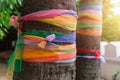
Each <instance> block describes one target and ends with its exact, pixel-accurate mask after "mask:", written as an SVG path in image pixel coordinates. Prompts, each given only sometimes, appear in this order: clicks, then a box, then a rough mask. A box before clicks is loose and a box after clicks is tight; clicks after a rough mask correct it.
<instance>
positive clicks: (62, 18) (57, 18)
mask: <svg viewBox="0 0 120 80" xmlns="http://www.w3.org/2000/svg"><path fill="white" fill-rule="evenodd" d="M76 18H77V14H76V12H74V11H72V10H47V11H42V12H35V13H31V14H28V15H26V16H23V17H21V18H20V21H40V22H44V23H47V24H51V25H55V26H58V27H61V28H63V29H66V30H70V31H74V30H76V23H77V21H76Z"/></svg>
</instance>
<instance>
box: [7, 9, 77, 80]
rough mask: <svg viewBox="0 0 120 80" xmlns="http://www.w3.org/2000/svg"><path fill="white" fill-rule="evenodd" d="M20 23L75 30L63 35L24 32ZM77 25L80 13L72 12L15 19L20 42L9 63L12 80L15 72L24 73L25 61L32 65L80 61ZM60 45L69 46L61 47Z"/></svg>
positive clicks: (32, 31) (9, 75) (46, 12)
mask: <svg viewBox="0 0 120 80" xmlns="http://www.w3.org/2000/svg"><path fill="white" fill-rule="evenodd" d="M17 21H20V22H24V21H40V22H44V23H47V24H51V25H55V26H56V27H61V28H63V29H66V30H69V31H72V33H70V34H63V33H60V32H52V31H41V30H40V31H35V30H29V31H27V32H22V27H24V26H21V25H22V24H19V23H18V22H17ZM76 23H77V14H76V12H74V11H72V10H61V9H58V10H55V9H54V10H46V11H39V12H35V13H31V14H28V15H25V16H23V17H20V18H16V17H14V16H12V18H11V21H10V25H11V26H18V28H19V30H18V34H19V35H18V39H17V43H16V47H15V51H14V52H13V54H12V56H11V57H10V59H9V61H8V77H9V80H11V79H12V75H13V72H14V71H15V72H21V70H22V69H21V68H22V60H24V61H28V62H54V63H66V62H67V63H69V62H74V61H75V59H76V44H75V41H76V31H75V30H76ZM57 43H68V44H64V45H58V44H57Z"/></svg>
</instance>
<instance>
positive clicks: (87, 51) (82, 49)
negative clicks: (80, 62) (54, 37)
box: [77, 48, 100, 58]
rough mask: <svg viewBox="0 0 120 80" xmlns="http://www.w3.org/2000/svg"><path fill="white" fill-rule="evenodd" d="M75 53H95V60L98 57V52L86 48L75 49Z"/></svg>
mask: <svg viewBox="0 0 120 80" xmlns="http://www.w3.org/2000/svg"><path fill="white" fill-rule="evenodd" d="M77 52H84V53H89V52H91V53H95V56H96V58H98V57H99V56H100V50H92V49H87V48H77Z"/></svg>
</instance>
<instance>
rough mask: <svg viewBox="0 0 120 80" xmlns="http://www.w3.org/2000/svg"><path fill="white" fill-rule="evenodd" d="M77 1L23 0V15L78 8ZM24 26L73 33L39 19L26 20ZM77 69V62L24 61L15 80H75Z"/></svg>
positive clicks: (25, 28)
mask: <svg viewBox="0 0 120 80" xmlns="http://www.w3.org/2000/svg"><path fill="white" fill-rule="evenodd" d="M75 3H76V0H68V1H66V0H30V1H28V0H23V8H22V16H24V15H27V14H29V13H33V12H36V11H39V10H50V9H68V10H76V9H75V6H76V4H75ZM23 26H24V27H23V31H28V30H33V29H34V30H50V31H57V32H61V33H71V31H67V30H64V29H61V28H58V27H54V26H53V25H48V24H45V23H41V22H37V21H27V22H24V24H23ZM41 26H42V27H41ZM51 27H52V28H51ZM60 44H63V43H60ZM75 69H76V67H75V62H72V63H61V64H60V63H46V62H42V63H41V62H37V63H33V62H26V61H23V65H22V72H20V73H16V72H14V77H13V80H75Z"/></svg>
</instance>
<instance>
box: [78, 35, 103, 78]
mask: <svg viewBox="0 0 120 80" xmlns="http://www.w3.org/2000/svg"><path fill="white" fill-rule="evenodd" d="M100 40H101V39H100V36H85V35H78V34H77V47H84V48H87V49H99V42H100ZM77 54H78V55H84V56H87V55H89V56H90V55H94V54H93V53H77ZM76 67H77V69H76V80H100V60H99V59H86V58H77V60H76Z"/></svg>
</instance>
